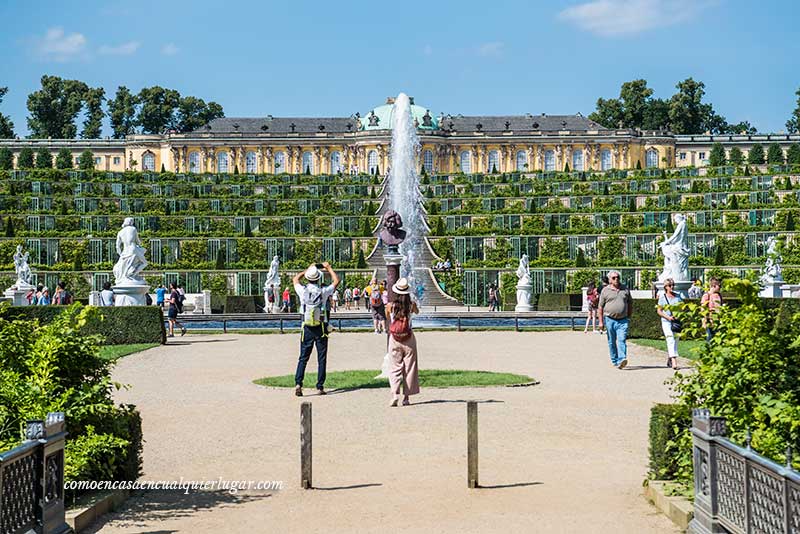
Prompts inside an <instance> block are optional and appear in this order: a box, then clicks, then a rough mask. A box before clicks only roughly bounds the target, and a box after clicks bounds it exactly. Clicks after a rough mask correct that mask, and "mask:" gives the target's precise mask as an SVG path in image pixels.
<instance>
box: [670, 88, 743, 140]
mask: <svg viewBox="0 0 800 534" xmlns="http://www.w3.org/2000/svg"><path fill="white" fill-rule="evenodd" d="M675 87H676V88H677V89H678V92H677V93H675V94H674V95H672V98H670V101H669V122H670V124H671V126H672V131H673V132H675V133H677V134H699V133H703V132H705V131H709V132H711V133H724V132H725V131H726V130H727V129H728V127H729V126H728V123H727V121H726V120H725V117H722V116H720V115H717V113H716V112H715V111H714V108H713V107H712V105H711V104H707V103H704V102H703V96H705V94H706V91H705V84H704V83H703V82H698V81H695V80H694V79H692V78H687V79H685V80H684V81H682V82H679V83H678V85H676V86H675Z"/></svg>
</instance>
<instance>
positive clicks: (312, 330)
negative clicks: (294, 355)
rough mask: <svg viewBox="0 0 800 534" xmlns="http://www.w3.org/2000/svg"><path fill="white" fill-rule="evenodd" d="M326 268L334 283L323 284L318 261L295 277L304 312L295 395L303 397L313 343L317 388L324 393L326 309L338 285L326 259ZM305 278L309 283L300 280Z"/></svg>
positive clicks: (326, 353)
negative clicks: (315, 354) (315, 355)
mask: <svg viewBox="0 0 800 534" xmlns="http://www.w3.org/2000/svg"><path fill="white" fill-rule="evenodd" d="M321 267H323V268H324V269H325V270H326V271H328V274H330V276H331V280H332V282H331V284H330V285H327V286H321V285H320V280H321V279H322V272H321V271H320V270H319V268H318V267H317V265H316V264H312V265H309V266H308V269H306V270H305V271H300V272H299V273H297V274H296V275H294V278H293V279H292V284H293V285H294V290H295V292H296V293H297V298H298V299H299V301H300V313H301V314H302V315H303V323H302V330H301V332H300V359H299V360H298V362H297V371H296V372H295V374H294V383H295V387H294V394H295V395H297V396H298V397H302V396H303V378H304V377H305V374H306V364H308V359H309V357H311V351H312V350H313V349H314V345H316V346H317V391H318V392H319V394H320V395H325V367H326V364H327V357H328V329H327V325H326V324H325V312H326V309H327V306H328V299H329V298H330V296H331V295H332V294H333V292H334V291H336V287H337V286H338V285H339V276H338V275H337V274H336V273H335V272H334V271H333V269H331V265H330V263H328V262H327V261H326V262H324V263H323V264H322V265H321ZM303 277H305V279H306V281H307V282H308V284H306V285H305V286H304V285H303V284H301V283H300V279H301V278H303Z"/></svg>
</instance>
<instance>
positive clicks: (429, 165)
mask: <svg viewBox="0 0 800 534" xmlns="http://www.w3.org/2000/svg"><path fill="white" fill-rule="evenodd" d="M422 166H423V167H425V172H427V173H428V174H433V151H432V150H424V151H423V152H422Z"/></svg>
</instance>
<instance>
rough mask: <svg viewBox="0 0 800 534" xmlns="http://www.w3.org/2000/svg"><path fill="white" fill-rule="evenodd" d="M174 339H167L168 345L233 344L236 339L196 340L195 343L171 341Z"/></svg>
mask: <svg viewBox="0 0 800 534" xmlns="http://www.w3.org/2000/svg"><path fill="white" fill-rule="evenodd" d="M171 339H172V338H167V345H196V344H198V343H232V342H234V341H236V340H235V339H196V340H193V341H188V340H181V341H177V340H175V341H171Z"/></svg>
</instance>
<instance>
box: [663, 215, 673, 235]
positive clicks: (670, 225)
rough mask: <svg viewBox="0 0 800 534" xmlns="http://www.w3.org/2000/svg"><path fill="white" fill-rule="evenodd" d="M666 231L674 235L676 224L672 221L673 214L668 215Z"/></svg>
mask: <svg viewBox="0 0 800 534" xmlns="http://www.w3.org/2000/svg"><path fill="white" fill-rule="evenodd" d="M664 231H665V232H666V233H667V235H672V234H673V233H674V232H675V224H674V223H673V222H672V216H669V217H667V225H666V227H665V228H664Z"/></svg>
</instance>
